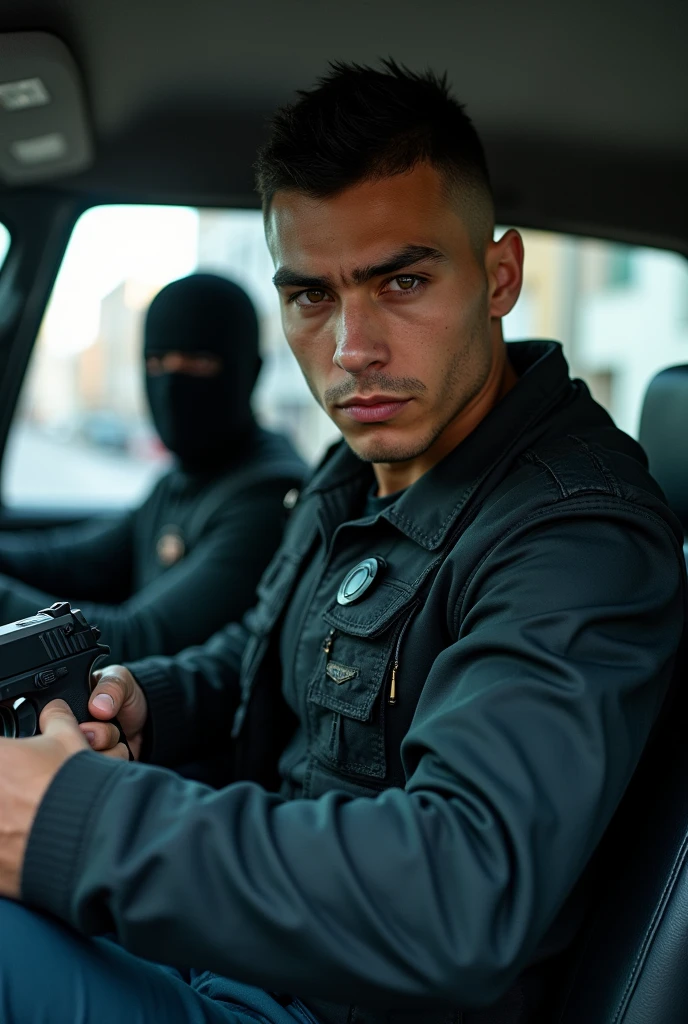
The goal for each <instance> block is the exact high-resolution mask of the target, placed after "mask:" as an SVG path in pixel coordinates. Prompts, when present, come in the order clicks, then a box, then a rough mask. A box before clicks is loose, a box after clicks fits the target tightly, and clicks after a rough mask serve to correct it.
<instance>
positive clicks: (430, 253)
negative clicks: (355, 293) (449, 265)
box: [351, 245, 447, 284]
mask: <svg viewBox="0 0 688 1024" xmlns="http://www.w3.org/2000/svg"><path fill="white" fill-rule="evenodd" d="M446 262H447V257H446V256H445V254H444V253H443V252H440V250H439V249H432V248H431V247H430V246H427V245H406V246H404V248H403V249H400V250H399V251H398V252H395V253H393V254H392V255H391V256H389V257H388V258H387V259H386V260H383V261H382V262H381V263H373V264H371V265H370V266H367V267H357V268H356V269H355V270H353V271H352V272H351V278H352V280H353V282H354V284H365V283H366V281H370V280H372V278H374V277H382V276H383V275H384V274H393V273H395V271H397V270H405V269H406V267H411V266H413V265H414V264H415V263H446Z"/></svg>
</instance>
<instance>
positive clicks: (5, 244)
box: [0, 223, 10, 267]
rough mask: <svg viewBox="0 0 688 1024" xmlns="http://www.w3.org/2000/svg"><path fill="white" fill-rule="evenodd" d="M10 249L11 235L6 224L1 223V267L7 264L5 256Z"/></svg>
mask: <svg viewBox="0 0 688 1024" xmlns="http://www.w3.org/2000/svg"><path fill="white" fill-rule="evenodd" d="M9 248H10V233H9V231H8V230H7V228H6V227H5V225H4V224H1V223H0V267H2V265H3V263H4V262H5V256H7V253H8V252H9Z"/></svg>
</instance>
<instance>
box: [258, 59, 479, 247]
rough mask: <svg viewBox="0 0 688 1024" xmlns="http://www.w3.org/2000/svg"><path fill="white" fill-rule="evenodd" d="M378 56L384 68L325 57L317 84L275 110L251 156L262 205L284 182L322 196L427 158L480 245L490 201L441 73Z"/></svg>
mask: <svg viewBox="0 0 688 1024" xmlns="http://www.w3.org/2000/svg"><path fill="white" fill-rule="evenodd" d="M382 64H383V68H384V70H378V69H375V68H371V67H364V66H361V65H360V64H347V63H344V62H341V61H336V62H333V63H331V64H330V69H331V70H330V72H329V74H327V75H325V76H323V77H322V78H320V79H319V80H318V82H317V85H316V87H315V88H313V89H310V90H307V91H306V90H302V91H300V92H299V93H298V94H297V95H298V96H299V99H298V100H297V101H296V102H295V103H293V104H289V105H286V106H283V107H280V108H279V109H278V110H277V111H276V113H275V114H274V116H273V118H272V121H271V129H272V131H271V137H270V139H269V141H268V143H267V145H265V146H264V147H263V148H262V149H261V150H260V152H259V154H258V160H257V162H256V164H255V172H256V187H257V190H258V192H259V194H260V196H261V199H262V202H263V209H264V211H265V212H267V211H268V210H269V208H270V204H271V202H272V199H273V197H274V195H275V193H276V192H278V191H281V190H283V189H285V190H288V189H291V190H294V191H297V192H302V193H305V194H306V195H309V196H311V197H313V198H319V199H323V198H327V197H329V196H333V195H336V194H337V193H339V192H342V191H343V190H344V189H345V188H348V187H350V186H352V185H355V184H358V183H359V182H362V181H369V180H376V179H379V178H384V177H388V176H392V175H394V174H403V173H405V172H408V171H411V170H412V169H413V168H414V167H415V166H416V165H417V164H419V163H422V162H427V163H430V164H431V165H432V166H434V167H435V168H437V170H438V171H440V172H442V174H443V175H444V177H445V181H446V183H447V186H448V191H449V192H450V194H451V195H452V196H453V195H457V196H458V197H459V198H460V200H461V201H462V205H463V207H464V210H465V212H466V214H467V219H468V220H469V222H470V223H469V228H470V229H471V230H472V234H473V235H474V236H475V235H478V236H480V245H481V247H482V245H483V244H484V242H485V236H486V234H487V232H488V231H489V232H490V237H491V232H492V228H493V226H494V206H493V199H492V189H491V186H490V176H489V172H488V169H487V161H486V160H485V153H484V151H483V147H482V143H481V141H480V138H479V137H478V133H477V132H476V130H475V128H474V126H473V123H472V121H471V119H470V118H469V117H468V115H467V114H466V113H465V112H464V108H463V106H462V105H461V104H460V103H458V102H457V101H456V100H455V99H454V98H453V97H452V96H451V94H450V92H449V86H448V84H447V76H446V74H444V75H442V76H441V77H440V76H438V75H436V74H435V73H434V72H432V71H425V72H422V73H418V72H414V71H410V70H409V69H408V68H406V67H403V66H401V65H399V64H397V63H396V62H395V61H393V60H391V59H388V60H384V61H382ZM474 240H476V241H477V238H475V237H474Z"/></svg>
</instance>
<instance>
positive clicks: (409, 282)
mask: <svg viewBox="0 0 688 1024" xmlns="http://www.w3.org/2000/svg"><path fill="white" fill-rule="evenodd" d="M422 284H424V281H423V278H422V277H416V275H415V274H399V275H398V276H397V277H393V278H392V280H391V281H390V282H389V286H388V287H389V288H390V290H391V291H393V292H415V291H417V289H418V288H419V287H420V285H422ZM394 285H396V287H394Z"/></svg>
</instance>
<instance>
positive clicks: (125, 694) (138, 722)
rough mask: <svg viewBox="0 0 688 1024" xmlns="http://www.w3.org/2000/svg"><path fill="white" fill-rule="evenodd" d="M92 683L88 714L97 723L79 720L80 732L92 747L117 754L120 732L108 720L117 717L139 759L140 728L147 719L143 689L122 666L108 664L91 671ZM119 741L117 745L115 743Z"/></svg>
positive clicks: (141, 730)
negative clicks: (93, 684) (80, 722)
mask: <svg viewBox="0 0 688 1024" xmlns="http://www.w3.org/2000/svg"><path fill="white" fill-rule="evenodd" d="M93 678H94V680H95V686H94V688H93V692H92V693H91V697H90V700H89V702H88V710H89V713H90V714H91V715H92V716H93V718H96V719H99V721H96V722H82V724H81V731H82V732H83V733H84V735H85V736H86V737H87V739H88V741H89V743H90V744H91V746H92V747H93V749H94V750H100V751H102V752H103V753H104V754H109V755H110V756H113V755H114V756H115V757H120V756H121V753H120V750H121V749H123V748H122V745H121V744H119V732H118V731H117V726H115V725H112V724H111V722H110V719H112V718H117V720H118V721H119V724H120V725H121V726H122V729H123V731H124V735H125V736H126V737H127V743H128V744H129V747H130V749H131V752H132V754H133V755H134V758H135V759H136V760H137V761H138V759H139V756H140V754H141V744H142V742H143V727H144V725H145V724H146V719H147V718H148V705H147V703H146V698H145V696H144V693H143V690H142V689H141V687H140V686H139V684H138V683H137V682H136V680H135V679H134V677H133V675H132V674H131V672H130V671H129V670H128V669H126V668H124V666H123V665H110V666H109V667H108V668H104V669H102V671H100V672H94V673H93ZM118 744H119V746H118Z"/></svg>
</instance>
